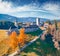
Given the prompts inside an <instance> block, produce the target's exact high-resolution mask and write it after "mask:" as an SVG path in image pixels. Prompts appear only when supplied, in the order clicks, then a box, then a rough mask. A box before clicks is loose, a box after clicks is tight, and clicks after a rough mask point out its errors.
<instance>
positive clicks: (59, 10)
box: [42, 3, 60, 17]
mask: <svg viewBox="0 0 60 56" xmlns="http://www.w3.org/2000/svg"><path fill="white" fill-rule="evenodd" d="M42 8H43V9H44V10H47V11H48V12H49V13H52V14H54V15H56V16H57V17H59V16H60V7H59V5H58V4H52V3H45V4H44V5H43V7H42Z"/></svg>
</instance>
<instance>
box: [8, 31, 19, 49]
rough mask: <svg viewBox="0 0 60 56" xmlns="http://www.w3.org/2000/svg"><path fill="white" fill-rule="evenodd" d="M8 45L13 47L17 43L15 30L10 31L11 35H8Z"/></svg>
mask: <svg viewBox="0 0 60 56" xmlns="http://www.w3.org/2000/svg"><path fill="white" fill-rule="evenodd" d="M9 40H10V41H9V46H10V47H11V48H13V49H15V48H16V47H17V45H18V39H17V34H16V32H15V31H14V32H12V33H11V35H10V36H9Z"/></svg>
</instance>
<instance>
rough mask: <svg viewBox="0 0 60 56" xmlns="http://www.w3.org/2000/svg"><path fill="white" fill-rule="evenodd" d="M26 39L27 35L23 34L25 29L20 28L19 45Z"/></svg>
mask: <svg viewBox="0 0 60 56" xmlns="http://www.w3.org/2000/svg"><path fill="white" fill-rule="evenodd" d="M26 38H27V35H26V34H25V29H24V28H21V29H20V34H19V36H18V41H19V43H20V44H21V45H24V43H25V40H26Z"/></svg>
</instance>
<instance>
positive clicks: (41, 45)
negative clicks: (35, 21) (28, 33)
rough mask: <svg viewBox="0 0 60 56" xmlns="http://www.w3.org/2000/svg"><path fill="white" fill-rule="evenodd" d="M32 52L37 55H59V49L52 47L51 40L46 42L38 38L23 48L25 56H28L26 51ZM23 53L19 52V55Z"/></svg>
mask: <svg viewBox="0 0 60 56" xmlns="http://www.w3.org/2000/svg"><path fill="white" fill-rule="evenodd" d="M32 52H34V53H35V54H36V55H37V56H60V51H57V49H55V48H54V45H53V43H52V42H51V43H49V42H48V43H47V42H46V41H41V40H40V39H38V40H37V41H35V42H34V43H32V44H31V45H30V46H28V47H27V48H26V49H25V50H24V53H25V54H26V56H28V55H27V54H28V53H30V54H31V53H32ZM24 53H21V56H24V55H22V54H24ZM33 56H34V55H33Z"/></svg>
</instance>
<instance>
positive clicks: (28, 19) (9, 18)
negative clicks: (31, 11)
mask: <svg viewBox="0 0 60 56" xmlns="http://www.w3.org/2000/svg"><path fill="white" fill-rule="evenodd" d="M16 19H17V21H18V22H35V21H36V17H21V18H18V17H14V16H10V15H7V14H0V21H2V20H3V21H12V22H14V21H15V20H16ZM47 20H48V19H45V18H41V21H47Z"/></svg>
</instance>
